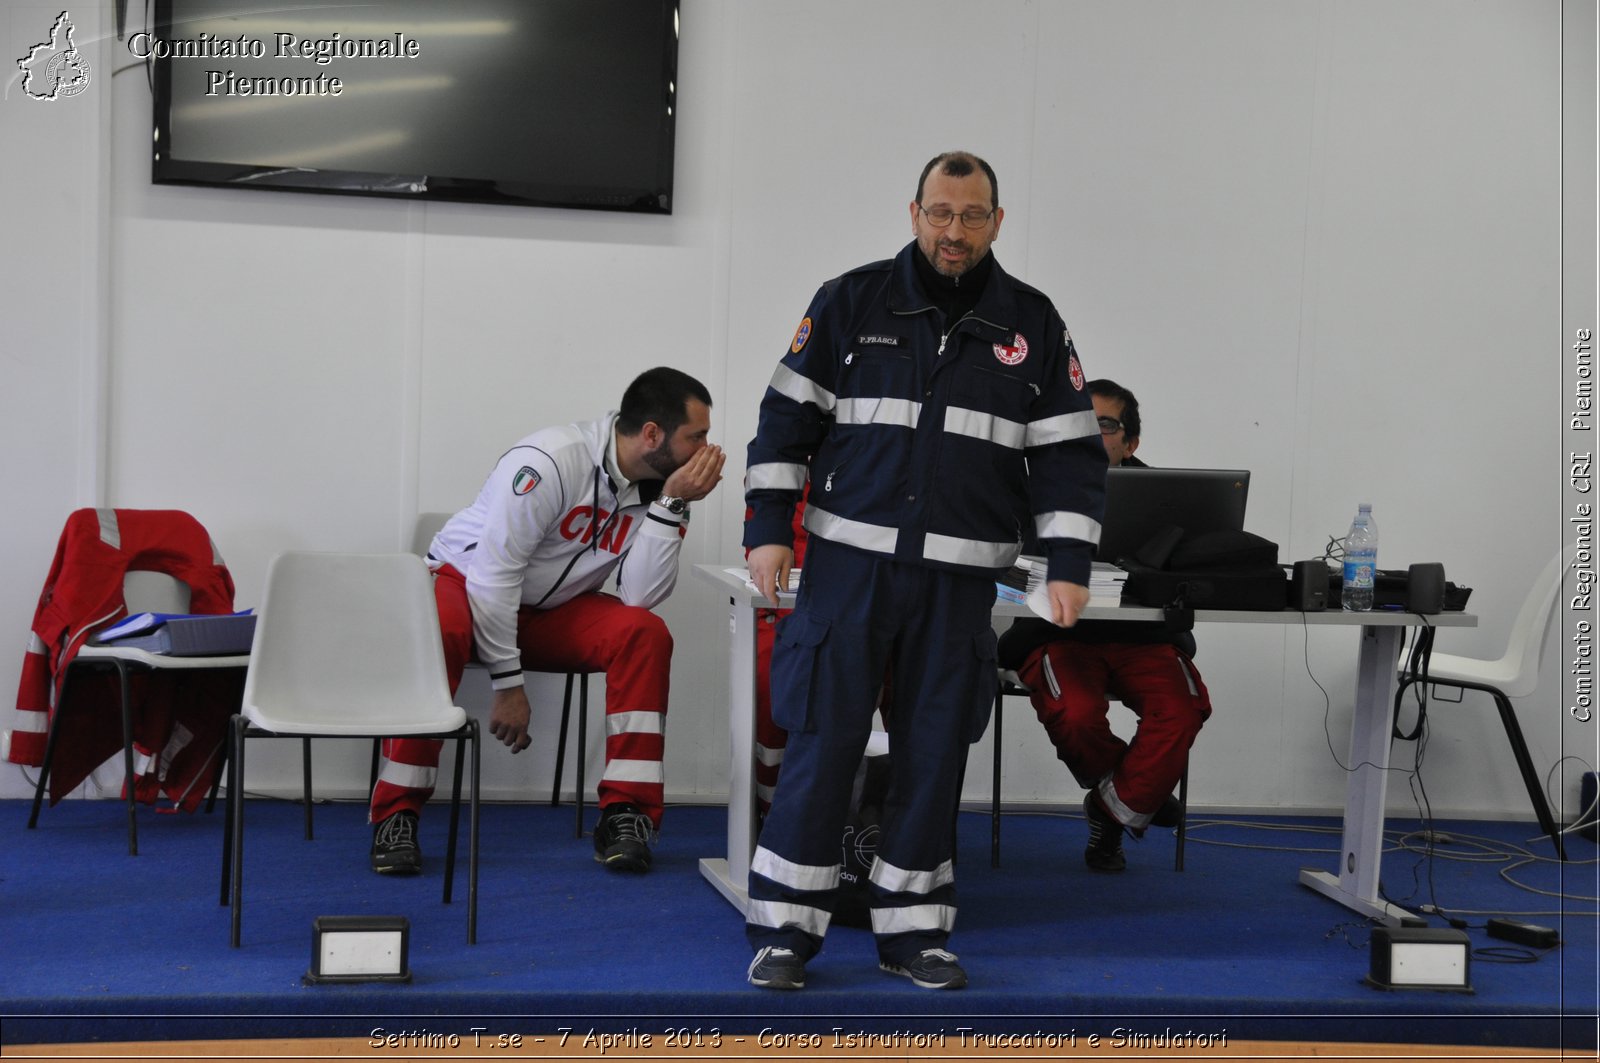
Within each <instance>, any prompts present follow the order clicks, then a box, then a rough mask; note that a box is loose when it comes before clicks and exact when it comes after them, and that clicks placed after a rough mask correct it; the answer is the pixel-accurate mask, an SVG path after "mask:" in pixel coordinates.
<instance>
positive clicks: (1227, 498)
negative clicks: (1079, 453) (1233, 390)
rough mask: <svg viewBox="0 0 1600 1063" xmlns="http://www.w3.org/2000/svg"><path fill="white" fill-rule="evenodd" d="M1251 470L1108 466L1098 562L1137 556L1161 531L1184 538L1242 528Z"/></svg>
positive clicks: (1114, 562) (1097, 552) (1110, 562)
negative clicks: (1178, 532) (1174, 530)
mask: <svg viewBox="0 0 1600 1063" xmlns="http://www.w3.org/2000/svg"><path fill="white" fill-rule="evenodd" d="M1249 493H1250V472H1249V470H1247V469H1140V468H1126V467H1123V466H1116V467H1113V468H1110V469H1107V470H1106V512H1105V519H1104V520H1102V521H1101V525H1100V547H1099V549H1098V550H1097V551H1096V553H1095V560H1096V561H1103V562H1106V563H1109V564H1116V563H1117V562H1119V561H1121V560H1123V559H1124V558H1129V557H1132V556H1133V555H1135V554H1137V553H1138V552H1139V550H1140V548H1141V547H1143V546H1144V545H1145V544H1146V543H1148V542H1149V541H1150V539H1151V538H1152V537H1153V536H1154V535H1155V534H1156V533H1157V532H1160V531H1162V530H1163V529H1166V528H1169V527H1172V526H1173V525H1176V526H1177V527H1180V528H1182V529H1183V532H1184V535H1185V536H1186V537H1192V536H1195V535H1203V534H1205V533H1207V532H1215V531H1241V530H1243V528H1244V507H1245V501H1246V499H1247V497H1248V496H1249Z"/></svg>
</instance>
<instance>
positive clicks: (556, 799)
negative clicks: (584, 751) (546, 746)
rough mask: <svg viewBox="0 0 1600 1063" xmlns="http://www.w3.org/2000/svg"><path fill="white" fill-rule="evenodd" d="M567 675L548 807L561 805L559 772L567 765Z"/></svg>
mask: <svg viewBox="0 0 1600 1063" xmlns="http://www.w3.org/2000/svg"><path fill="white" fill-rule="evenodd" d="M573 676H574V673H572V672H568V673H567V692H566V694H565V695H563V697H562V698H561V732H560V734H558V735H557V736H556V778H555V782H554V783H552V784H551V786H550V807H551V808H554V807H556V806H557V805H559V804H560V803H561V772H562V769H563V768H565V767H566V765H567V721H568V720H570V719H572V679H573Z"/></svg>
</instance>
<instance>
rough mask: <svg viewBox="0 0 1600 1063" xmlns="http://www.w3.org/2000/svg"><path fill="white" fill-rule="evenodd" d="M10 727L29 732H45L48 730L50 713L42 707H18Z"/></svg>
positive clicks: (40, 733) (14, 729)
mask: <svg viewBox="0 0 1600 1063" xmlns="http://www.w3.org/2000/svg"><path fill="white" fill-rule="evenodd" d="M11 729H12V730H13V731H26V732H27V733H29V734H39V735H42V734H46V733H48V732H49V730H50V714H49V713H47V712H45V711H44V710H43V709H18V710H17V715H16V717H15V719H14V720H13V722H12V724H11Z"/></svg>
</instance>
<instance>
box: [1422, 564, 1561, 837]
mask: <svg viewBox="0 0 1600 1063" xmlns="http://www.w3.org/2000/svg"><path fill="white" fill-rule="evenodd" d="M1572 559H1573V548H1572V547H1570V546H1569V547H1568V548H1567V549H1566V550H1564V551H1563V552H1561V553H1558V554H1557V555H1556V556H1555V557H1553V558H1551V559H1550V562H1549V564H1547V565H1545V567H1544V570H1543V571H1542V572H1540V573H1539V576H1538V578H1537V579H1535V580H1534V581H1533V586H1532V587H1530V588H1528V596H1527V597H1526V598H1525V599H1523V602H1522V608H1521V609H1519V610H1518V611H1517V618H1516V620H1515V621H1513V622H1512V625H1511V637H1510V639H1509V640H1508V641H1507V643H1506V650H1505V652H1504V653H1503V654H1501V655H1500V656H1499V657H1496V658H1495V659H1493V660H1481V659H1479V658H1477V657H1458V656H1456V655H1454V654H1449V653H1434V654H1431V655H1430V656H1429V658H1428V663H1427V671H1426V675H1422V676H1419V675H1416V674H1415V673H1413V672H1411V671H1410V670H1409V664H1403V665H1402V666H1401V669H1400V686H1399V690H1398V691H1397V692H1396V695H1395V705H1396V706H1397V707H1398V706H1399V704H1400V698H1401V697H1402V696H1403V695H1404V694H1405V691H1406V688H1407V687H1409V686H1410V685H1411V684H1413V683H1416V682H1419V681H1425V682H1427V683H1429V684H1430V685H1432V686H1449V687H1456V688H1457V689H1461V690H1481V691H1483V692H1484V693H1486V694H1488V695H1489V696H1491V697H1492V698H1494V703H1495V707H1496V708H1497V709H1499V711H1500V723H1501V725H1502V726H1503V727H1504V728H1505V732H1506V738H1507V739H1508V740H1509V741H1510V743H1511V754H1512V756H1513V757H1514V758H1515V759H1516V762H1517V770H1518V771H1519V772H1520V773H1521V775H1522V782H1523V785H1524V786H1526V787H1527V790H1528V797H1529V799H1530V800H1531V801H1532V802H1533V811H1534V815H1535V816H1537V817H1538V820H1539V827H1540V829H1541V830H1543V831H1544V832H1545V833H1546V834H1548V835H1549V836H1550V840H1551V841H1552V842H1554V843H1555V847H1556V853H1557V855H1559V856H1560V858H1561V859H1563V860H1565V859H1566V858H1567V853H1566V847H1565V846H1564V845H1563V844H1562V841H1561V830H1560V828H1559V827H1558V826H1557V825H1556V821H1555V817H1554V816H1553V815H1552V814H1551V812H1550V804H1549V802H1548V801H1547V800H1546V798H1545V795H1544V788H1543V786H1542V785H1541V784H1540V782H1539V775H1538V773H1537V772H1536V771H1535V770H1534V767H1533V758H1532V757H1531V756H1529V754H1528V743H1527V742H1526V741H1525V740H1524V739H1523V737H1522V726H1521V724H1519V723H1518V721H1517V713H1516V710H1515V708H1513V707H1512V704H1511V699H1512V698H1523V697H1527V696H1528V695H1530V694H1532V693H1533V692H1534V691H1535V690H1536V689H1538V686H1539V659H1540V657H1542V656H1543V654H1544V648H1545V644H1546V643H1547V642H1548V641H1549V639H1550V629H1551V627H1552V625H1551V624H1550V617H1551V615H1552V614H1553V613H1554V611H1555V605H1556V596H1557V592H1558V591H1559V590H1560V589H1561V577H1562V575H1563V574H1564V573H1565V572H1566V566H1567V565H1568V564H1570V563H1571V561H1572Z"/></svg>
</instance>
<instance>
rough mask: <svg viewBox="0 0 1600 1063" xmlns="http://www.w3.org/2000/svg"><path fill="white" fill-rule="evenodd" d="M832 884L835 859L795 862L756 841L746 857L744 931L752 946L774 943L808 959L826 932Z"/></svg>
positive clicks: (836, 868) (834, 885) (836, 876)
mask: <svg viewBox="0 0 1600 1063" xmlns="http://www.w3.org/2000/svg"><path fill="white" fill-rule="evenodd" d="M838 886H839V865H838V864H831V865H821V864H797V863H794V862H793V861H790V860H785V859H783V857H781V856H778V855H777V854H776V853H774V852H773V851H772V850H771V849H767V848H764V847H762V846H757V847H756V851H755V855H754V856H752V857H751V859H750V900H749V903H748V904H746V905H745V934H746V936H747V937H748V938H749V939H750V941H751V943H752V944H753V945H755V946H756V947H757V948H760V947H761V946H762V945H776V946H778V947H780V948H788V949H793V950H794V951H795V952H796V953H798V954H799V955H800V957H801V958H802V959H809V958H810V957H812V956H814V955H816V952H817V950H818V949H820V948H821V947H822V938H823V936H824V935H826V934H827V932H828V923H829V922H830V921H831V920H832V919H833V894H834V891H835V890H837V889H838Z"/></svg>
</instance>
